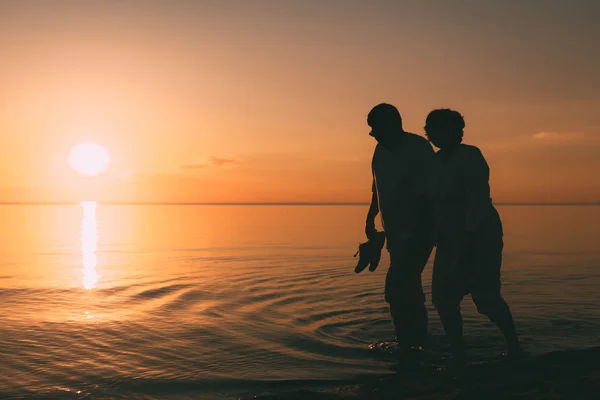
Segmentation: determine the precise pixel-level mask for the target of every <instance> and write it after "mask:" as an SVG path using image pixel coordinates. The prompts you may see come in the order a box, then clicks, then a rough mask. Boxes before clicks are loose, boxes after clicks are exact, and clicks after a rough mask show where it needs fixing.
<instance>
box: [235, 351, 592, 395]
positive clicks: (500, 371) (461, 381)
mask: <svg viewBox="0 0 600 400" xmlns="http://www.w3.org/2000/svg"><path fill="white" fill-rule="evenodd" d="M599 393H600V347H591V348H586V349H570V350H561V351H554V352H550V353H545V354H542V355H537V356H531V357H527V358H525V359H523V360H521V361H519V362H516V363H508V362H506V361H490V362H486V363H477V364H471V365H468V366H467V367H465V369H464V371H462V373H461V374H460V375H454V374H452V373H451V372H450V371H433V370H432V371H429V372H427V371H425V372H422V373H416V372H412V373H410V372H409V373H404V374H403V375H401V374H400V373H398V374H396V375H393V376H388V377H383V378H373V379H365V380H363V381H358V382H356V383H355V384H353V385H347V386H339V387H336V388H332V389H323V390H316V389H313V390H309V389H298V390H294V391H289V392H286V393H277V394H274V393H267V392H263V393H262V394H260V395H255V396H250V397H241V398H240V400H250V399H253V400H305V399H306V400H308V399H315V400H337V399H355V400H367V399H404V398H406V399H411V400H434V399H483V400H487V399H523V400H525V399H528V400H530V399H531V400H533V399H539V400H542V399H544V400H550V399H553V400H555V399H597V398H599V397H598V396H600V394H599Z"/></svg>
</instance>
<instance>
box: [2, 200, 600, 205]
mask: <svg viewBox="0 0 600 400" xmlns="http://www.w3.org/2000/svg"><path fill="white" fill-rule="evenodd" d="M79 203H80V202H75V201H72V202H71V201H46V202H45V201H22V202H16V201H0V206H60V205H76V204H79ZM99 203H100V204H103V205H111V206H368V205H369V203H367V202H150V201H148V202H144V201H140V202H135V201H131V202H126V201H125V202H117V201H107V202H99ZM494 205H496V206H600V201H596V202H548V203H544V202H499V203H494Z"/></svg>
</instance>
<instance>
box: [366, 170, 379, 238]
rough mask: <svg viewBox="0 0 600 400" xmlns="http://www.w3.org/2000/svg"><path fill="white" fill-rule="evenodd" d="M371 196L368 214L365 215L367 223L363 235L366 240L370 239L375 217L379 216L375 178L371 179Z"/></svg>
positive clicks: (374, 230)
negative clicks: (365, 236)
mask: <svg viewBox="0 0 600 400" xmlns="http://www.w3.org/2000/svg"><path fill="white" fill-rule="evenodd" d="M371 190H372V192H373V195H372V196H371V205H370V206H369V212H368V214H367V223H366V226H365V234H366V235H367V238H370V237H371V235H372V234H373V233H375V232H376V231H377V230H376V229H375V217H377V214H379V199H378V198H377V186H376V185H375V178H373V185H372V186H371Z"/></svg>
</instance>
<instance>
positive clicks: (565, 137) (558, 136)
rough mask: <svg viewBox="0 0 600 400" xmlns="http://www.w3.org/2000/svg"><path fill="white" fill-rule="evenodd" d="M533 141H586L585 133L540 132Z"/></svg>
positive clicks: (534, 136)
mask: <svg viewBox="0 0 600 400" xmlns="http://www.w3.org/2000/svg"><path fill="white" fill-rule="evenodd" d="M532 138H533V140H538V141H553V142H556V141H560V142H564V141H572V140H583V139H585V133H583V132H538V133H535V134H534V135H533V137H532Z"/></svg>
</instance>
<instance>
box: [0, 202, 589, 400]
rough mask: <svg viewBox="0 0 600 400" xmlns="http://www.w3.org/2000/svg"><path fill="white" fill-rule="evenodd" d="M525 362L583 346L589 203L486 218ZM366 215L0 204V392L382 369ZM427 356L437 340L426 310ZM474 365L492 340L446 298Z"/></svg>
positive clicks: (168, 395) (277, 378)
mask: <svg viewBox="0 0 600 400" xmlns="http://www.w3.org/2000/svg"><path fill="white" fill-rule="evenodd" d="M498 209H499V211H500V214H501V216H502V220H503V223H504V230H505V253H504V267H503V293H504V295H505V298H506V300H507V301H508V303H509V304H510V306H511V308H512V310H513V313H514V315H515V318H516V322H517V325H518V330H519V333H520V335H521V337H522V339H523V344H524V346H525V347H526V349H527V350H529V351H530V352H532V353H534V354H535V353H543V352H548V351H552V350H556V349H566V348H582V347H587V346H593V345H598V337H600V307H599V303H600V302H599V301H598V299H599V297H598V287H599V284H600V246H599V244H600V207H592V206H588V207H585V206H562V207H558V206H500V207H498ZM366 211H367V207H366V206H116V205H102V204H96V203H92V202H87V203H82V204H81V205H60V206H24V205H22V206H13V205H11V206H0V220H1V221H3V228H4V229H3V230H2V231H1V232H0V359H1V360H2V362H1V363H0V398H2V399H10V398H65V399H76V398H77V399H79V398H90V399H91V398H93V399H109V398H140V399H185V398H224V397H229V398H237V397H240V396H242V397H243V396H252V395H255V394H261V393H273V392H277V391H280V390H287V389H292V388H297V387H312V386H323V385H324V386H327V385H336V384H341V383H345V382H351V381H353V380H354V379H356V378H357V377H361V376H365V375H382V374H390V373H393V372H392V371H391V370H390V366H391V361H389V360H387V359H384V358H382V357H379V356H377V355H374V354H372V353H370V352H369V351H368V350H367V348H368V345H369V344H371V343H374V342H378V341H383V340H391V339H392V331H391V327H390V322H389V318H388V315H387V311H386V305H385V303H384V302H383V282H384V278H385V271H386V269H387V265H388V262H389V259H388V257H387V255H385V254H384V257H383V260H382V263H381V265H380V267H379V269H378V270H377V271H375V272H373V273H370V272H369V271H368V270H367V271H364V272H362V273H361V274H355V273H354V272H353V269H354V266H355V263H356V259H355V258H353V257H352V255H353V254H354V252H355V251H356V248H357V245H358V242H359V241H362V240H363V221H364V219H365V215H366V214H365V213H366ZM430 275H431V260H430V264H429V265H428V267H427V269H426V270H425V275H424V280H425V290H426V293H427V294H428V306H429V309H430V335H431V338H432V347H433V350H436V346H437V347H439V349H438V350H439V351H443V340H442V339H441V338H442V337H443V332H442V328H441V325H440V323H439V320H438V318H437V315H436V314H435V311H434V309H433V308H432V307H431V304H430V303H429V301H430V297H429V292H430ZM463 309H464V314H465V331H466V340H467V342H468V343H469V344H470V346H471V348H472V353H473V354H475V355H476V356H478V357H480V358H482V359H485V358H486V357H493V356H495V355H497V354H498V353H500V352H501V351H503V342H502V338H501V336H500V334H499V333H498V332H497V330H496V328H495V327H494V326H493V325H491V324H490V323H489V322H488V321H487V320H486V319H485V318H484V317H482V316H480V315H478V314H477V313H476V310H475V308H474V306H473V305H472V303H471V302H470V298H466V299H465V301H464V303H463Z"/></svg>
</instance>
